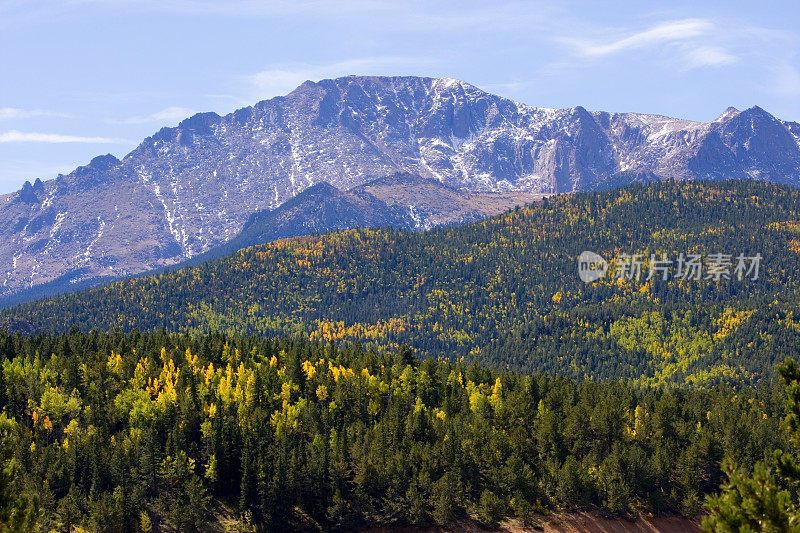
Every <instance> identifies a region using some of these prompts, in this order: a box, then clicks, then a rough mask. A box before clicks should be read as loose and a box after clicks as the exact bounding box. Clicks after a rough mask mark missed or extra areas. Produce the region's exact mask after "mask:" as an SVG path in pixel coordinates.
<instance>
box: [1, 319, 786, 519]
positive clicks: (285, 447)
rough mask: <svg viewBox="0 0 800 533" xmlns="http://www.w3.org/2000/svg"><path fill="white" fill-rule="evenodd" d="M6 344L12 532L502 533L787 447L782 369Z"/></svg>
mask: <svg viewBox="0 0 800 533" xmlns="http://www.w3.org/2000/svg"><path fill="white" fill-rule="evenodd" d="M0 350H2V353H3V360H2V367H1V368H2V373H0V378H1V381H0V395H1V397H0V403H2V405H3V406H4V408H3V413H2V415H0V461H2V470H0V524H6V525H7V526H8V525H10V527H9V530H15V529H16V530H18V531H29V530H43V531H50V530H59V531H112V532H122V531H131V532H133V531H197V530H203V531H209V530H212V531H213V530H217V531H285V530H302V531H348V530H352V529H354V528H357V527H365V526H369V525H385V526H392V525H409V524H410V525H434V524H442V525H448V524H451V525H452V524H455V523H458V522H459V520H462V519H464V518H465V517H472V518H473V519H474V520H477V521H478V522H479V523H480V524H482V525H484V526H485V527H491V526H493V525H496V524H497V523H498V521H500V520H502V519H504V518H506V517H516V518H517V519H518V520H520V521H521V522H522V523H524V524H529V525H535V524H537V523H539V522H540V521H541V520H543V519H546V517H547V516H548V515H549V514H550V513H554V512H564V511H570V510H577V509H582V510H593V511H594V512H598V513H601V514H605V515H609V516H624V517H635V516H638V515H641V514H644V513H653V514H675V513H678V514H683V515H686V516H690V517H691V516H696V515H697V514H698V513H699V512H701V510H702V508H703V507H702V506H703V504H704V502H705V498H706V497H707V495H709V494H712V493H715V492H716V491H717V490H718V488H719V486H720V484H721V483H723V482H725V480H726V470H725V469H726V468H727V469H728V471H729V472H730V471H731V470H730V469H731V468H733V466H731V465H749V466H752V465H754V464H756V463H758V462H762V463H763V462H765V461H769V460H770V458H771V457H772V456H773V453H774V450H778V449H788V448H787V447H790V446H791V443H790V440H791V439H790V436H789V434H788V433H787V432H786V431H785V430H784V429H782V425H781V424H782V423H781V420H782V419H783V418H784V416H785V415H786V412H787V411H786V409H785V407H784V404H785V402H786V394H785V392H784V390H783V388H782V387H781V386H779V385H778V384H777V382H776V381H773V382H772V383H771V384H766V383H764V384H761V385H759V386H758V387H744V388H741V389H734V388H732V387H731V386H729V385H724V384H719V385H715V386H713V387H708V388H704V389H686V388H665V387H659V388H655V387H641V386H638V385H635V384H634V383H632V382H630V381H608V382H602V383H598V382H594V381H591V380H582V381H576V380H572V379H568V378H564V377H554V376H551V375H548V374H546V373H535V374H530V375H525V374H520V373H516V372H512V371H506V370H496V369H490V368H485V367H481V366H480V365H478V364H477V363H476V362H474V361H473V362H471V363H466V362H463V361H456V362H451V361H448V360H447V359H446V358H437V357H428V358H425V359H420V358H419V357H418V356H417V355H416V354H415V353H414V352H413V350H411V349H410V348H408V347H401V348H400V349H398V350H382V351H375V350H374V349H365V348H363V347H361V346H359V345H358V344H355V343H333V342H330V341H328V342H325V341H321V340H316V341H313V340H307V339H305V340H304V339H298V338H284V339H267V338H263V337H254V336H249V337H241V336H237V335H230V336H229V335H225V334H222V333H214V334H203V335H197V334H185V333H184V334H179V333H168V332H166V331H163V330H160V331H155V332H152V333H144V332H139V331H138V330H134V331H131V332H128V333H125V332H122V331H120V330H116V331H112V332H107V333H103V332H91V333H83V332H80V331H79V330H78V329H77V328H74V329H73V330H72V331H70V332H69V333H66V334H63V335H60V336H52V335H45V334H41V335H37V336H33V337H31V336H28V337H25V336H21V335H11V334H7V333H2V334H0ZM795 377H797V376H795ZM790 413H795V412H794V411H790ZM797 413H800V411H797ZM797 413H795V414H797ZM796 420H800V418H796ZM736 494H738V493H734V492H728V493H727V494H726V495H721V496H716V498H721V500H720V501H719V502H717V503H716V505H717V507H718V508H719V509H728V508H729V507H730V506H731V505H732V503H731V502H733V503H734V504H735V503H736V501H741V499H739V500H736ZM724 498H727V500H726V499H724ZM734 500H735V501H734ZM710 501H711V502H714V501H715V500H713V499H712V500H710ZM720 513H722V511H720ZM720 513H718V514H719V516H720V517H721V518H720V520H722V519H724V518H725V517H726V516H729V515H730V513H728V515H725V514H724V513H723V514H720ZM712 516H716V515H712ZM730 516H732V515H730ZM719 523H722V522H719ZM709 527H711V524H710V523H709Z"/></svg>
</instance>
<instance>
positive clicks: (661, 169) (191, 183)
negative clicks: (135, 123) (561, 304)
mask: <svg viewBox="0 0 800 533" xmlns="http://www.w3.org/2000/svg"><path fill="white" fill-rule="evenodd" d="M798 138H800V127H798V124H797V123H787V122H782V121H780V120H778V119H776V118H775V117H773V116H772V115H770V114H769V113H767V112H766V111H764V110H763V109H760V108H758V107H753V108H751V109H747V110H745V111H741V112H740V111H737V110H735V109H728V110H727V111H726V112H725V113H723V114H722V115H721V116H720V117H719V118H718V119H717V120H715V121H713V122H711V123H700V122H692V121H688V120H681V119H674V118H667V117H662V116H655V115H643V114H635V113H607V112H589V111H587V110H586V109H584V108H582V107H575V108H572V109H543V108H536V107H530V106H528V105H524V104H521V103H517V102H513V101H511V100H508V99H505V98H502V97H499V96H496V95H492V94H489V93H486V92H484V91H482V90H480V89H478V88H477V87H474V86H472V85H469V84H467V83H464V82H461V81H457V80H453V79H433V78H420V77H358V76H349V77H345V78H339V79H335V80H322V81H320V82H317V83H315V82H306V83H303V84H302V85H301V86H299V87H298V88H297V89H296V90H294V91H293V92H291V93H290V94H288V95H286V96H282V97H277V98H273V99H270V100H265V101H262V102H259V103H257V104H255V105H254V106H251V107H246V108H242V109H239V110H237V111H235V112H233V113H230V114H228V115H225V116H219V115H217V114H215V113H201V114H197V115H195V116H193V117H190V118H187V119H186V120H184V121H182V122H181V123H180V124H179V125H178V126H177V127H174V128H163V129H161V130H160V131H158V132H157V133H155V134H154V135H152V136H151V137H148V138H146V139H145V140H144V141H143V142H142V143H141V144H140V145H139V146H138V147H137V148H136V149H134V150H133V151H132V152H131V153H129V154H128V155H126V156H125V157H124V158H123V159H122V160H118V159H117V158H115V157H114V156H111V155H106V156H100V157H97V158H95V159H93V160H92V161H91V162H90V163H89V164H88V165H86V166H82V167H79V168H77V169H76V170H75V171H73V172H72V173H70V174H67V175H60V176H58V177H57V178H56V179H54V180H49V181H46V182H41V181H38V180H37V181H36V182H35V183H34V184H30V183H26V184H25V186H23V188H22V189H21V190H20V191H18V192H15V193H11V194H8V195H5V196H2V197H0V206H1V207H0V228H2V229H0V265H3V266H2V267H1V268H0V274H2V276H3V281H2V284H0V286H1V287H2V288H0V297H6V298H8V297H12V296H13V295H15V294H17V293H19V291H21V290H25V289H30V288H31V287H36V286H42V285H43V284H50V286H51V287H52V288H53V290H57V289H58V290H62V289H63V288H64V287H69V286H72V285H80V284H82V283H83V284H85V283H92V282H96V281H97V280H100V279H111V278H116V277H121V276H127V275H131V274H136V273H141V272H145V271H148V270H151V269H156V268H163V267H166V266H170V265H175V264H179V263H181V262H182V261H185V260H186V259H188V258H191V257H194V256H197V255H199V254H201V253H204V252H207V251H208V250H211V249H212V248H214V247H217V246H220V245H222V244H224V243H226V242H227V241H228V240H230V239H231V238H233V237H234V236H236V235H237V234H238V233H239V232H240V231H241V230H242V228H243V225H244V223H245V222H246V221H247V220H248V218H249V217H250V215H252V214H253V213H256V212H258V211H263V210H272V209H275V208H277V207H278V206H280V205H281V204H283V203H284V202H286V201H287V200H289V199H291V198H293V197H295V196H296V195H297V194H299V193H301V192H302V191H304V190H305V189H307V188H309V187H311V186H313V185H316V184H319V183H329V184H330V185H332V186H333V187H335V188H336V189H339V190H340V191H349V190H350V189H353V188H354V187H358V186H360V185H363V184H365V183H368V182H371V181H373V180H375V179H379V178H383V177H387V176H391V175H393V174H396V173H397V172H409V173H412V174H416V175H419V176H421V177H423V178H432V179H436V180H438V181H439V182H441V183H443V184H445V185H447V186H449V187H452V188H455V189H459V190H465V191H468V192H472V193H475V192H502V191H523V192H529V193H562V192H573V191H586V190H595V189H601V188H608V187H610V186H614V185H620V184H625V183H630V182H636V181H652V180H656V179H667V178H674V179H679V180H682V179H698V178H710V179H720V178H752V179H759V180H767V181H773V182H778V183H788V184H797V183H798V176H800V146H798ZM387 216H388V215H387Z"/></svg>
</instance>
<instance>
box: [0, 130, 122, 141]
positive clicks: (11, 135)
mask: <svg viewBox="0 0 800 533" xmlns="http://www.w3.org/2000/svg"><path fill="white" fill-rule="evenodd" d="M127 142H128V141H126V140H125V139H115V138H111V137H80V136H76V135H61V134H58V133H26V132H21V131H17V130H10V131H7V132H5V133H0V143H51V144H62V143H82V144H125V143H127Z"/></svg>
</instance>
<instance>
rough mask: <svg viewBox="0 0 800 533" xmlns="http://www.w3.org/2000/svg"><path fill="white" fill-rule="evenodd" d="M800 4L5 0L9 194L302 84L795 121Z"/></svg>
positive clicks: (0, 145) (3, 169) (0, 181)
mask: <svg viewBox="0 0 800 533" xmlns="http://www.w3.org/2000/svg"><path fill="white" fill-rule="evenodd" d="M798 23H800V5H798V4H797V3H796V2H792V1H776V2H752V1H749V2H736V1H734V2H731V1H705V2H699V1H697V0H694V1H690V2H683V1H673V2H646V1H638V2H613V1H611V2H588V1H587V2H577V1H568V2H503V1H496V2H485V1H481V2H471V1H461V2H444V1H436V0H427V1H420V2H400V1H384V0H354V1H348V2H330V1H325V0H319V1H303V0H299V1H298V0H296V1H278V2H275V1H261V2H256V1H245V0H227V1H222V0H208V1H190V0H72V1H62V2H50V1H37V0H0V69H1V70H0V71H1V72H2V74H3V75H2V82H0V193H5V192H9V191H12V190H16V189H18V188H19V187H20V186H21V185H22V183H23V182H24V181H25V180H31V181H33V180H34V179H35V178H42V179H50V178H53V177H55V176H56V174H57V173H58V172H69V171H70V170H72V169H73V168H74V167H75V166H77V165H80V164H85V163H86V162H88V161H89V160H90V159H91V158H92V157H93V156H95V155H98V154H105V153H109V152H110V153H113V154H115V155H116V156H118V157H122V156H124V155H125V154H126V153H128V152H129V151H130V150H131V149H132V148H133V147H135V146H136V145H137V144H138V143H139V141H141V139H142V138H144V137H146V136H147V135H150V134H151V133H153V132H154V131H156V130H158V129H159V128H160V127H162V126H170V125H175V124H177V122H179V121H180V120H181V119H182V118H185V117H186V116H189V115H191V114H192V113H193V112H195V111H209V110H211V111H216V112H218V113H220V114H224V113H228V112H230V111H232V110H234V109H236V108H239V107H243V106H246V105H250V104H253V103H255V102H256V101H258V100H261V99H264V98H268V97H271V96H275V95H279V94H285V93H287V92H289V91H291V89H293V88H294V87H296V86H297V85H299V84H300V83H302V82H303V81H304V80H306V79H312V80H317V79H322V78H326V77H336V76H342V75H346V74H418V75H427V76H446V77H454V78H459V79H462V80H465V81H468V82H470V83H473V84H475V85H477V86H479V87H481V88H483V89H485V90H488V91H491V92H495V93H498V94H500V95H503V96H506V97H509V98H512V99H515V100H518V101H521V102H524V103H527V104H530V105H535V106H541V107H573V106H576V105H582V106H584V107H586V108H588V109H591V110H606V111H636V112H647V113H659V114H664V115H670V116H678V117H683V118H689V119H694V120H703V121H708V120H713V119H714V118H715V117H716V116H717V115H719V114H720V113H721V112H722V111H723V110H724V109H725V108H726V107H728V106H730V105H732V106H735V107H738V108H746V107H749V106H752V105H760V106H761V107H763V108H765V109H766V110H768V111H770V112H771V113H773V114H774V115H776V116H777V117H779V118H782V119H786V120H800V30H798V28H799V27H800V24H798Z"/></svg>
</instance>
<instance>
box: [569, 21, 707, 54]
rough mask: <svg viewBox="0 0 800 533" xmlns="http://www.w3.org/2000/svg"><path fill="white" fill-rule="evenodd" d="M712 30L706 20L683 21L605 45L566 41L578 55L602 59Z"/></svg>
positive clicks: (662, 25) (576, 40)
mask: <svg viewBox="0 0 800 533" xmlns="http://www.w3.org/2000/svg"><path fill="white" fill-rule="evenodd" d="M712 28H713V24H711V23H710V22H708V21H706V20H702V19H684V20H678V21H674V22H665V23H662V24H658V25H657V26H653V27H652V28H649V29H647V30H644V31H640V32H637V33H633V34H631V35H628V36H627V37H622V38H618V39H614V40H612V41H610V42H605V43H599V42H592V41H586V40H578V39H570V40H566V41H567V42H568V43H570V44H572V45H573V46H574V47H575V49H576V51H577V52H578V54H579V55H582V56H585V57H604V56H609V55H612V54H617V53H620V52H625V51H627V50H635V49H639V48H644V47H648V46H652V45H657V44H663V43H669V42H678V41H685V40H687V39H692V38H695V37H699V36H701V35H704V34H707V33H708V32H710V31H711V29H712Z"/></svg>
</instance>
